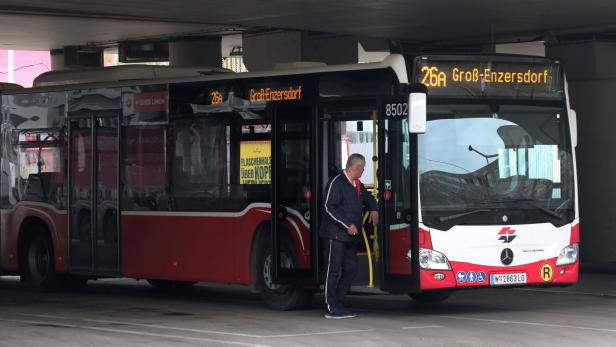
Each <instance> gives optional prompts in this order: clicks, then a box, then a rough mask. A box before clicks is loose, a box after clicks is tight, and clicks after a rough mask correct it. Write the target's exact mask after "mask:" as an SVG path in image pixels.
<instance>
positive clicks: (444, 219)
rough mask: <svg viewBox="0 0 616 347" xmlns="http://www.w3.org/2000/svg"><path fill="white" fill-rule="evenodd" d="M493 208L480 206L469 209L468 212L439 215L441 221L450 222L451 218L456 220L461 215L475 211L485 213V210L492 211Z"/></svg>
mask: <svg viewBox="0 0 616 347" xmlns="http://www.w3.org/2000/svg"><path fill="white" fill-rule="evenodd" d="M490 211H491V210H489V209H487V208H480V209H477V210H472V211H468V212H462V213H457V214H452V215H450V216H444V217H439V219H438V220H439V221H441V223H442V222H448V221H450V220H454V219H458V218H460V217H464V216H468V215H471V214H475V213H483V212H490Z"/></svg>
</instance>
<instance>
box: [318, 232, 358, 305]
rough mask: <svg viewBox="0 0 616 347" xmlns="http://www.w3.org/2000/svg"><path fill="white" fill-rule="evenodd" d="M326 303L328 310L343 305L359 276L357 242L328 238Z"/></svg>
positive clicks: (326, 249)
mask: <svg viewBox="0 0 616 347" xmlns="http://www.w3.org/2000/svg"><path fill="white" fill-rule="evenodd" d="M324 248H325V256H326V260H327V269H326V271H327V272H326V276H327V277H326V279H325V305H326V306H327V310H328V311H330V312H331V311H332V310H334V309H335V308H338V307H341V306H342V301H343V299H344V296H345V295H346V293H347V291H348V290H349V288H351V284H352V283H353V280H354V279H355V276H357V248H356V245H355V242H341V241H337V240H327V242H326V244H325V247H324Z"/></svg>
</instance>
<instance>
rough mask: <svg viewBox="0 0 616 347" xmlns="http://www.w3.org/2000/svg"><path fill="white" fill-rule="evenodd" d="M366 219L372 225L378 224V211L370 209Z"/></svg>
mask: <svg viewBox="0 0 616 347" xmlns="http://www.w3.org/2000/svg"><path fill="white" fill-rule="evenodd" d="M368 221H370V223H372V225H374V226H378V225H379V212H378V211H370V217H369V219H368Z"/></svg>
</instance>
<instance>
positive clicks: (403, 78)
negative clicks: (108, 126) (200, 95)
mask: <svg viewBox="0 0 616 347" xmlns="http://www.w3.org/2000/svg"><path fill="white" fill-rule="evenodd" d="M158 67H160V66H158ZM385 68H391V69H392V70H393V72H394V73H395V74H396V76H397V78H398V81H399V82H400V83H408V74H407V70H406V62H405V59H404V57H403V56H402V55H400V54H391V55H389V56H387V57H386V58H385V59H384V60H383V61H381V62H378V63H366V64H343V65H326V66H315V67H308V68H295V69H293V68H290V69H280V70H272V71H262V72H261V71H260V72H245V73H218V74H213V73H214V72H212V73H211V74H204V73H203V70H200V69H198V68H197V69H195V68H186V69H188V70H191V69H192V71H193V72H192V73H191V72H190V71H188V70H185V71H179V73H177V74H176V75H175V76H172V74H173V73H169V74H167V75H165V76H162V75H158V77H152V75H149V77H148V76H143V77H141V78H133V79H131V78H122V79H111V78H107V79H106V81H104V82H96V81H93V78H91V77H87V75H88V74H89V73H90V72H91V71H90V70H82V71H80V72H78V71H76V72H74V73H76V74H77V73H83V74H85V75H86V77H81V78H80V79H81V82H80V81H79V78H77V77H74V78H73V81H75V82H77V83H72V84H71V83H63V84H56V83H53V82H49V83H47V84H46V85H45V86H42V85H38V86H35V87H33V88H25V89H21V90H16V91H14V92H12V93H10V94H26V93H35V92H40V93H42V92H54V91H66V90H76V89H92V88H104V87H128V86H138V85H147V84H163V83H180V82H206V81H223V80H233V79H240V78H256V77H275V76H285V75H302V74H313V73H322V72H337V71H354V70H372V69H385ZM107 69H113V68H104V69H103V68H100V69H99V71H100V72H99V71H97V72H96V73H98V74H107V73H108V72H107V71H110V70H107ZM221 70H224V69H221ZM160 71H164V69H161V70H160ZM195 71H196V73H195ZM199 71H202V72H199ZM59 72H62V71H58V73H59ZM184 73H185V75H183V76H182V74H184ZM69 76H70V75H69ZM50 79H51V78H50ZM41 83H42V82H41Z"/></svg>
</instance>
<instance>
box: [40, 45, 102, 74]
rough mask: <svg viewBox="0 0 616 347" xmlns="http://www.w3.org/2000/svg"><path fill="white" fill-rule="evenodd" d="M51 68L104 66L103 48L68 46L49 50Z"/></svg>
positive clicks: (53, 69)
mask: <svg viewBox="0 0 616 347" xmlns="http://www.w3.org/2000/svg"><path fill="white" fill-rule="evenodd" d="M49 53H50V55H51V70H52V71H56V70H66V69H78V68H83V67H101V66H103V65H104V64H103V49H102V48H100V47H80V46H66V47H64V48H60V49H52V50H51V51H49Z"/></svg>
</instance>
